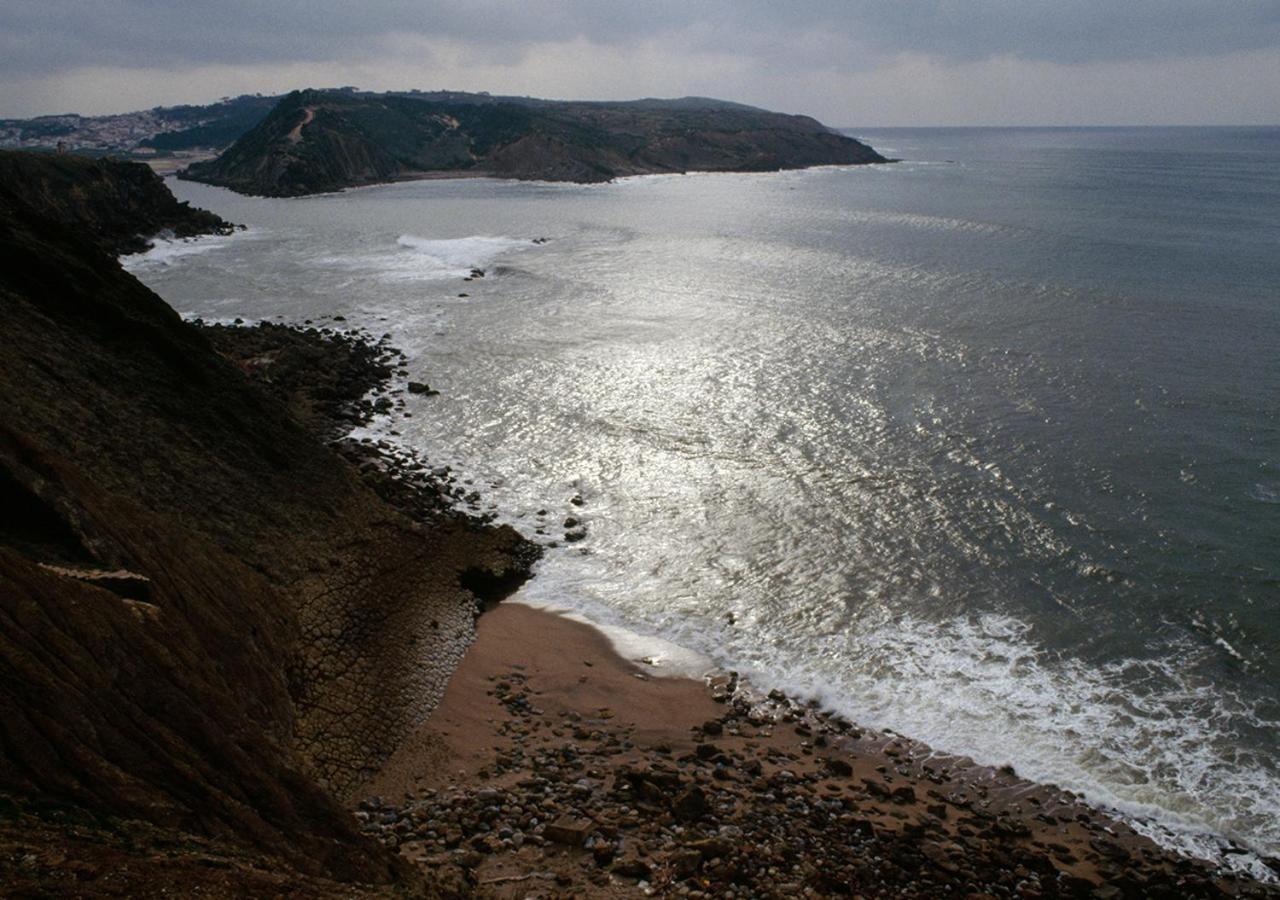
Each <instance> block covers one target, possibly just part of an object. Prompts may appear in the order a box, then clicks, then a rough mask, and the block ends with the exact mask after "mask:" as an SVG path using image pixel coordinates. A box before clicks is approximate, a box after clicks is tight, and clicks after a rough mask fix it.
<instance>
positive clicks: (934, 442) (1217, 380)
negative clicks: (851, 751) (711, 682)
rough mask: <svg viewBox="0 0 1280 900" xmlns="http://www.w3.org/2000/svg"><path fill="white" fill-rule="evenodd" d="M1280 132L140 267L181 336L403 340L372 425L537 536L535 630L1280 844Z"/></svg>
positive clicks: (914, 170)
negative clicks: (379, 416) (771, 692)
mask: <svg viewBox="0 0 1280 900" xmlns="http://www.w3.org/2000/svg"><path fill="white" fill-rule="evenodd" d="M1278 134H1280V133H1277V132H1274V131H1266V130H1257V131H1250V132H1235V131H1225V130H1224V131H1214V130H1207V131H1195V132H1174V133H1169V132H1164V131H1160V130H1149V131H1143V130H1139V131H1136V132H1129V131H1117V132H1114V133H1102V132H1093V131H1079V132H1061V133H1059V132H1047V133H1046V132H1034V131H1029V132H1022V131H996V132H948V131H939V132H893V133H880V134H872V135H869V137H870V138H871V140H872V142H873V143H878V144H884V145H885V146H886V147H888V148H891V149H890V150H888V151H886V152H893V153H895V154H896V155H899V156H903V157H906V158H908V159H912V160H915V161H913V162H908V163H904V164H901V165H898V166H893V167H871V168H862V169H829V170H817V171H810V172H801V173H782V174H776V175H752V176H691V177H671V178H666V177H659V178H648V179H639V180H632V181H626V182H622V183H619V184H615V185H606V186H596V187H575V186H565V185H539V184H516V183H503V182H478V181H466V182H426V183H420V184H401V185H395V186H388V187H382V188H374V189H367V190H361V191H355V192H350V193H347V194H343V195H335V196H327V197H319V198H312V199H306V200H297V201H267V200H251V199H246V198H239V197H235V196H233V195H230V194H228V193H226V192H223V191H218V190H215V189H210V188H204V187H200V186H195V185H187V184H178V185H176V188H177V190H178V192H179V194H180V195H181V196H182V197H183V198H184V199H190V200H192V201H193V202H195V203H198V204H200V205H205V206H208V207H210V208H212V209H214V210H215V211H217V212H219V213H220V214H222V215H224V216H226V217H228V218H231V219H233V220H236V221H243V222H247V223H248V224H249V225H250V226H251V230H250V232H249V233H248V234H247V235H245V236H243V237H238V238H235V239H233V240H231V241H228V242H222V243H220V244H213V245H209V246H210V247H211V249H207V250H205V251H204V252H199V253H189V254H187V255H182V256H176V255H173V254H174V253H175V252H180V251H181V248H178V250H177V251H175V250H174V249H173V248H170V249H167V250H163V251H161V252H160V253H159V254H156V255H153V256H152V257H150V258H148V259H143V260H140V261H137V262H134V263H132V264H131V265H132V266H133V267H134V269H135V271H137V272H138V274H139V275H140V276H141V277H143V278H144V279H146V280H147V281H148V282H149V283H150V284H152V285H153V286H154V287H155V288H156V289H157V290H158V291H159V292H160V293H161V294H162V295H163V296H164V297H165V298H166V299H168V300H169V301H170V302H172V303H173V304H174V305H175V306H177V307H178V308H179V309H181V310H183V311H184V312H188V313H192V314H200V315H203V316H212V317H223V318H230V317H233V316H244V317H247V318H259V317H273V316H284V317H285V318H288V319H294V320H297V319H305V318H314V317H317V316H319V315H322V314H334V313H341V314H343V315H345V316H346V317H347V318H348V320H350V321H352V322H358V323H360V324H365V325H368V326H369V327H370V328H372V329H374V330H375V333H380V332H382V331H389V332H390V333H391V334H392V335H393V336H394V338H395V340H396V342H397V343H398V344H399V345H400V346H402V347H403V348H404V349H406V350H407V351H408V352H409V353H410V354H411V356H412V365H411V368H412V369H413V371H414V374H415V377H418V376H421V377H424V378H425V379H426V380H429V381H430V383H431V384H432V386H433V387H437V388H439V389H440V390H441V391H442V394H441V396H439V397H434V398H429V399H420V398H413V399H411V400H410V409H411V411H412V413H413V416H412V418H406V419H399V420H397V421H395V422H394V423H391V424H390V425H388V427H389V428H394V429H396V430H397V431H399V432H400V433H401V436H402V439H403V440H405V441H407V442H409V443H411V444H413V445H414V446H417V447H420V448H424V449H425V451H426V453H427V455H428V456H429V457H430V458H431V459H433V460H435V461H439V462H449V463H451V464H454V465H455V466H460V467H462V468H463V469H465V470H466V471H467V472H469V473H471V475H472V476H473V477H475V478H476V480H477V484H479V485H486V486H487V487H486V488H485V491H484V493H485V494H486V498H487V500H488V501H489V502H491V503H493V504H495V509H496V511H497V512H498V513H499V514H500V516H501V517H502V518H503V519H504V520H505V521H509V522H511V523H513V524H515V525H517V527H519V528H521V529H522V530H523V531H525V533H527V534H530V535H534V536H536V537H538V538H539V539H541V540H545V541H548V542H550V541H556V542H557V543H558V546H556V547H555V548H554V549H553V550H551V552H550V553H549V555H548V558H547V560H546V562H545V563H544V564H543V566H542V569H541V572H540V575H539V577H538V578H537V579H536V580H535V581H534V583H533V584H532V585H531V586H530V587H529V589H528V591H529V593H530V594H531V595H532V596H533V597H534V599H541V600H544V601H549V602H553V603H556V604H559V605H565V604H567V605H570V606H572V607H574V608H576V609H579V610H581V611H583V612H585V613H587V614H588V615H590V616H592V617H593V618H595V619H597V620H599V621H603V622H612V623H617V624H622V625H626V626H627V627H629V628H631V629H634V630H636V631H639V632H641V633H650V634H660V635H663V636H665V637H667V638H669V639H672V640H674V641H676V642H677V643H681V644H684V645H686V646H689V647H691V648H693V649H696V650H700V651H702V652H704V653H707V654H708V655H709V656H711V657H712V658H714V659H716V660H717V661H719V662H722V663H724V664H727V665H729V666H732V667H734V668H737V669H739V670H741V671H743V672H745V673H747V674H750V675H752V676H753V677H755V678H756V679H758V680H759V681H761V682H763V683H765V684H777V685H782V686H786V687H790V688H793V689H797V690H801V691H805V692H810V693H814V694H817V695H819V696H821V697H822V698H823V699H824V700H825V701H826V702H828V703H830V704H832V705H833V706H836V707H838V708H839V709H841V710H842V711H844V712H846V713H848V714H850V715H852V716H853V717H855V718H857V719H860V720H862V721H864V722H867V723H868V724H875V725H881V726H888V727H892V728H894V729H897V730H899V731H902V732H904V733H907V734H910V735H912V736H915V737H918V738H921V739H924V740H926V741H929V742H931V743H933V744H935V745H936V746H938V747H940V748H943V749H947V750H951V751H955V752H960V753H967V754H970V755H972V756H974V757H975V758H977V759H979V760H982V761H986V762H991V763H1005V762H1011V763H1012V764H1013V765H1015V766H1016V768H1017V769H1018V771H1019V772H1021V773H1023V774H1025V775H1028V776H1030V777H1033V778H1037V779H1041V780H1047V781H1053V782H1057V783H1060V784H1064V785H1066V786H1069V787H1072V788H1075V789H1077V790H1080V791H1083V792H1084V793H1085V794H1086V795H1087V796H1089V797H1091V798H1092V799H1094V800H1099V801H1102V802H1106V803H1110V804H1114V805H1116V806H1118V807H1120V808H1123V809H1127V810H1130V811H1132V812H1134V813H1137V814H1141V815H1143V816H1148V817H1154V818H1155V819H1156V820H1158V821H1159V822H1162V823H1163V824H1164V825H1165V826H1167V827H1170V828H1173V829H1179V830H1184V831H1186V832H1187V834H1188V835H1189V836H1188V837H1187V840H1189V841H1191V842H1192V843H1193V844H1194V845H1195V846H1197V847H1199V848H1200V849H1202V850H1205V851H1206V852H1207V848H1209V847H1210V846H1211V845H1212V844H1213V843H1214V840H1215V838H1213V837H1212V836H1213V835H1226V836H1232V837H1235V838H1238V839H1241V840H1245V841H1248V842H1250V843H1251V844H1253V845H1254V846H1256V847H1258V848H1260V849H1263V850H1266V851H1268V852H1270V853H1276V852H1277V851H1280V805H1278V801H1277V798H1278V797H1280V771H1278V770H1277V758H1278V757H1280V754H1278V753H1277V751H1278V750H1280V706H1278V705H1277V701H1276V692H1275V686H1276V684H1277V675H1278V674H1280V667H1278V666H1277V662H1276V650H1277V648H1278V646H1280V624H1278V623H1280V618H1278V617H1277V616H1276V613H1277V611H1280V575H1278V573H1277V569H1278V568H1280V547H1278V545H1277V535H1280V504H1276V503H1275V502H1274V501H1268V500H1267V498H1268V497H1271V496H1272V495H1273V494H1276V493H1280V425H1278V423H1277V405H1276V403H1275V398H1276V397H1277V396H1280V366H1278V365H1277V362H1276V356H1275V347H1276V345H1277V344H1276V341H1277V338H1278V337H1280V311H1278V307H1277V306H1276V304H1275V302H1274V286H1275V285H1276V284H1280V262H1278V261H1277V259H1278V257H1277V255H1276V254H1275V253H1274V247H1275V246H1276V245H1277V244H1278V243H1280V229H1278V227H1277V225H1276V220H1275V217H1274V215H1273V214H1274V210H1275V209H1276V208H1280V175H1278V174H1277V173H1280V165H1277V163H1280V137H1278V136H1277V135H1278ZM946 160H954V161H955V162H951V163H947V162H945V161H946ZM1233 185H1234V186H1233ZM541 237H546V238H548V239H549V240H548V241H547V242H546V243H535V242H534V239H535V238H541ZM188 249H191V248H188ZM472 266H479V267H481V268H483V269H485V273H486V274H485V277H484V278H481V279H476V280H473V281H463V280H462V278H463V276H464V275H466V274H467V272H469V270H470V268H471V267H472ZM460 294H467V295H468V296H466V297H461V296H459V295H460ZM574 495H581V497H582V498H583V500H584V501H585V503H584V505H583V506H582V507H580V508H579V507H577V506H575V505H573V504H571V503H570V499H571V498H572V497H573V496H574ZM544 509H545V510H546V514H545V515H543V516H539V515H538V512H539V511H540V510H544ZM568 516H573V517H575V518H578V519H581V520H583V521H585V522H586V525H587V532H588V537H587V538H586V540H584V541H583V542H581V543H577V544H564V543H563V542H562V541H560V538H561V536H562V533H563V531H564V528H563V527H562V524H561V523H562V521H563V519H564V518H566V517H568ZM1166 837H1167V836H1166Z"/></svg>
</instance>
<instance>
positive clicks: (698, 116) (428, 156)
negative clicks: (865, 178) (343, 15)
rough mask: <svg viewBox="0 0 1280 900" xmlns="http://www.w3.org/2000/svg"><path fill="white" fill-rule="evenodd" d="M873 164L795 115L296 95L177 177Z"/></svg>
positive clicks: (581, 177)
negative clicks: (215, 154)
mask: <svg viewBox="0 0 1280 900" xmlns="http://www.w3.org/2000/svg"><path fill="white" fill-rule="evenodd" d="M873 162H885V159H884V157H882V156H880V154H878V153H876V152H875V151H874V150H872V149H871V148H870V147H868V146H866V145H865V144H862V143H860V142H858V141H856V140H854V139H852V138H849V137H845V136H843V135H840V134H837V133H835V132H834V131H831V130H830V129H828V128H826V127H824V126H823V125H822V124H820V123H819V122H817V121H815V120H814V119H811V118H809V117H807V116H790V115H783V114H781V113H773V112H767V111H765V110H761V109H755V108H752V107H747V106H741V105H739V104H731V103H724V102H720V101H714V100H700V99H692V98H690V99H686V100H684V101H656V100H654V101H635V102H630V103H577V102H561V101H534V100H527V99H517V98H491V97H488V96H485V95H468V94H421V95H405V94H361V93H352V92H343V91H295V92H294V93H292V94H289V95H288V96H287V97H285V98H284V99H283V100H282V101H281V102H280V104H279V105H278V106H277V107H276V108H275V109H274V110H273V111H272V112H271V114H270V115H268V116H267V117H266V118H265V119H264V120H263V121H262V122H261V123H259V124H258V125H257V126H256V127H255V128H253V129H252V130H251V131H249V132H248V133H246V134H244V135H243V136H241V137H240V139H239V140H237V141H236V142H235V144H233V145H232V146H231V147H229V148H228V149H227V150H226V151H225V152H223V154H222V155H221V156H219V157H218V158H217V159H214V160H210V161H208V162H202V163H196V164H193V165H192V166H191V167H190V168H189V169H187V170H186V172H185V173H184V176H183V177H186V178H191V179H193V180H196V181H203V182H207V183H209V184H217V185H222V186H225V187H229V188H231V189H232V190H236V191H240V192H242V193H246V194H260V195H265V196H295V195H300V194H312V193H318V192H323V191H333V190H339V189H341V188H345V187H351V186H354V185H361V184H371V183H375V182H380V181H389V180H394V179H399V178H412V177H415V176H423V175H427V174H432V173H455V174H474V175H496V176H502V177H508V178H522V179H543V180H549V181H576V182H599V181H609V180H611V179H613V178H617V177H620V176H624V175H643V174H654V173H663V172H687V171H709V172H730V171H732V172H752V171H771V170H777V169H794V168H803V167H805V166H814V165H831V164H857V163H873Z"/></svg>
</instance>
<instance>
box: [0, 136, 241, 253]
mask: <svg viewBox="0 0 1280 900" xmlns="http://www.w3.org/2000/svg"><path fill="white" fill-rule="evenodd" d="M0 184H3V185H6V186H9V187H10V188H12V189H18V190H20V192H21V197H22V202H23V204H24V205H25V207H26V208H27V209H28V210H30V211H31V212H33V213H35V214H37V215H38V216H39V217H40V218H42V219H46V220H48V221H51V222H57V223H59V224H61V225H65V226H69V227H71V228H73V229H75V230H77V231H78V233H79V234H80V235H82V236H84V237H86V238H87V239H89V240H92V241H94V242H95V243H96V244H97V245H98V246H99V247H101V248H102V249H103V250H104V251H106V252H107V253H113V254H121V253H138V252H141V251H143V250H146V249H148V248H149V247H150V246H151V242H152V239H153V238H155V237H158V236H160V235H169V236H172V237H178V238H187V237H194V236H196V235H202V234H230V233H231V232H232V231H234V230H235V227H236V226H234V225H233V224H231V223H230V222H227V221H225V220H224V219H222V218H221V217H219V216H217V215H214V214H213V213H211V212H209V211H208V210H206V209H197V208H196V207H193V206H191V205H190V204H188V203H183V202H181V201H179V200H178V199H177V198H176V197H174V196H173V194H171V193H170V192H169V189H168V188H167V187H165V186H164V180H163V179H162V178H161V177H160V176H159V175H157V174H156V173H155V172H153V171H152V170H151V169H150V167H148V166H146V165H144V164H142V163H136V162H122V161H120V160H113V159H91V158H89V157H86V156H76V155H73V154H53V153H31V152H22V151H11V150H0Z"/></svg>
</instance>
